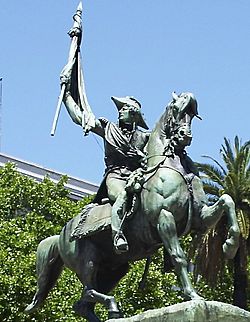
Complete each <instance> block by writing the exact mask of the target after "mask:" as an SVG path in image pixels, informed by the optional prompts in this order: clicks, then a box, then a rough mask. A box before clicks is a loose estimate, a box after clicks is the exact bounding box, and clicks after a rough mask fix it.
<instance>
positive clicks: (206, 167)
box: [197, 163, 225, 186]
mask: <svg viewBox="0 0 250 322" xmlns="http://www.w3.org/2000/svg"><path fill="white" fill-rule="evenodd" d="M197 167H198V169H199V171H200V172H202V173H204V174H205V175H206V176H207V177H208V178H209V179H210V180H212V181H214V182H216V183H217V184H219V185H220V186H223V181H224V177H225V175H224V173H223V171H221V170H220V169H219V168H218V167H215V166H214V165H211V164H209V163H198V164H197Z"/></svg>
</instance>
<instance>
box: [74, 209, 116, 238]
mask: <svg viewBox="0 0 250 322" xmlns="http://www.w3.org/2000/svg"><path fill="white" fill-rule="evenodd" d="M111 209H112V206H111V204H110V203H106V204H103V205H99V204H96V203H91V204H88V205H87V206H85V207H84V208H83V210H82V212H81V214H80V219H79V222H78V224H77V226H76V227H75V229H74V230H73V232H72V234H71V238H70V241H73V240H77V239H81V238H84V237H87V236H91V235H94V234H96V233H97V232H99V231H102V230H106V229H107V228H108V227H109V226H110V225H111Z"/></svg>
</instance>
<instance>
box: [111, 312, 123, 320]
mask: <svg viewBox="0 0 250 322" xmlns="http://www.w3.org/2000/svg"><path fill="white" fill-rule="evenodd" d="M122 317H123V314H122V313H121V312H120V311H109V319H119V318H122Z"/></svg>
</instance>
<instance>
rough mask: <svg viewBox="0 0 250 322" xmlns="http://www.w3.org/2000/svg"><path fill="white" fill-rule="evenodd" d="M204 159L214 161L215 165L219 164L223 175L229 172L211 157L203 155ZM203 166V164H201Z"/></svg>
mask: <svg viewBox="0 0 250 322" xmlns="http://www.w3.org/2000/svg"><path fill="white" fill-rule="evenodd" d="M202 157H203V158H207V159H210V160H212V161H213V162H214V163H215V164H217V166H218V167H219V168H220V169H221V171H222V173H223V174H224V175H226V174H227V171H226V170H225V169H224V167H223V166H222V165H221V164H220V162H218V161H217V160H216V159H214V158H212V157H210V156H209V155H202ZM201 164H202V163H201Z"/></svg>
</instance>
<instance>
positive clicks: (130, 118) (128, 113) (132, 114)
mask: <svg viewBox="0 0 250 322" xmlns="http://www.w3.org/2000/svg"><path fill="white" fill-rule="evenodd" d="M135 118H136V108H135V107H133V106H131V105H124V106H123V107H122V108H121V109H120V111H119V120H120V121H121V122H122V123H126V124H132V123H134V122H135Z"/></svg>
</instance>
